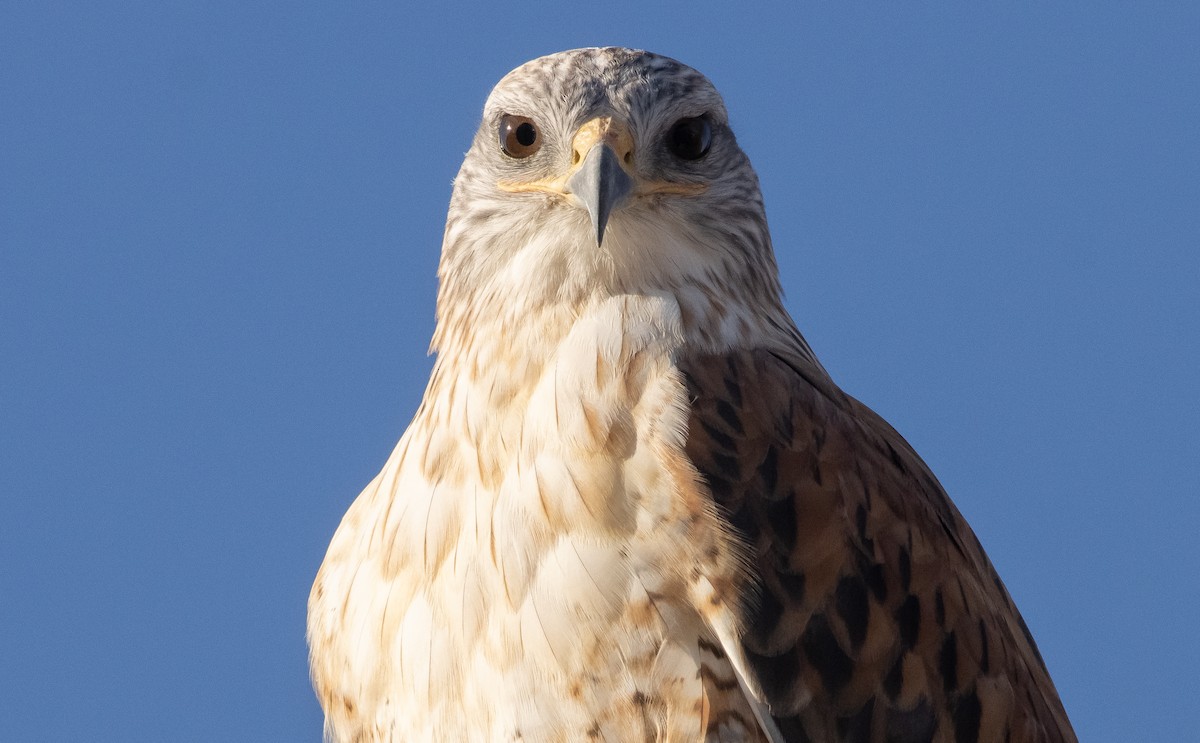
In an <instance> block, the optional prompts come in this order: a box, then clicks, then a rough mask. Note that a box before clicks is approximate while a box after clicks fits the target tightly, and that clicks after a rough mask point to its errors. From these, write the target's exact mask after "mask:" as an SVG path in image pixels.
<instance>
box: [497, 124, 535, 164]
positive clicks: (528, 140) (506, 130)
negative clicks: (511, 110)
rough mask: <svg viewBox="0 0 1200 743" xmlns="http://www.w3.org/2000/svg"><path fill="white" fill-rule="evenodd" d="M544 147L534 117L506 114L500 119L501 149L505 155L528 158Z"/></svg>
mask: <svg viewBox="0 0 1200 743" xmlns="http://www.w3.org/2000/svg"><path fill="white" fill-rule="evenodd" d="M541 148H542V137H541V134H540V133H539V132H538V128H537V124H535V123H533V119H530V118H528V117H525V116H514V115H513V114H506V115H505V116H504V118H502V119H500V149H501V150H503V151H504V154H505V155H508V156H509V157H515V158H518V159H522V158H526V157H529V156H530V155H532V154H533V153H535V152H537V151H538V150H540V149H541Z"/></svg>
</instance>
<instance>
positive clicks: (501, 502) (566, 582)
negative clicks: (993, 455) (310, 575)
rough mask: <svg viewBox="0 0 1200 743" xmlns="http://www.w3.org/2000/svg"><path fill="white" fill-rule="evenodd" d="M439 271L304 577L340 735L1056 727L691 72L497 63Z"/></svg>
mask: <svg viewBox="0 0 1200 743" xmlns="http://www.w3.org/2000/svg"><path fill="white" fill-rule="evenodd" d="M438 275H439V279H440V287H439V294H438V300H437V329H436V331H435V333H434V336H433V341H432V349H433V350H434V351H435V352H436V354H437V360H436V364H435V366H434V368H433V372H432V377H431V379H430V380H429V385H428V387H427V389H426V391H425V396H424V400H423V401H422V403H421V405H420V407H419V409H418V410H417V412H416V415H415V417H414V419H413V421H412V423H411V425H410V426H409V428H408V430H407V431H406V432H405V434H404V436H403V437H402V438H401V440H400V442H399V444H398V445H397V447H396V449H395V451H394V453H393V454H392V455H391V457H390V458H389V459H388V461H387V463H386V465H385V466H384V468H383V470H382V472H380V473H379V475H378V476H377V477H376V478H375V479H374V480H373V481H372V482H371V483H370V484H369V485H368V486H367V488H366V489H365V490H364V491H363V492H362V494H361V495H360V496H359V497H358V499H357V500H356V501H355V502H354V504H353V505H352V506H351V507H350V510H349V511H348V512H347V513H346V515H345V518H344V519H343V521H342V523H341V525H340V527H339V528H338V529H337V532H336V534H335V535H334V537H333V540H332V543H331V544H330V546H329V551H328V554H327V555H326V557H325V561H324V564H323V565H322V566H321V569H320V572H319V573H318V575H317V578H316V582H315V585H314V586H313V590H312V595H311V597H310V600H309V609H308V640H309V644H310V648H311V671H312V676H313V680H314V686H315V688H316V691H317V695H318V697H319V699H320V702H321V705H322V707H323V708H324V711H325V720H326V725H325V727H326V730H325V732H326V737H327V738H328V739H329V740H331V741H335V742H336V743H352V742H353V743H375V742H379V741H396V742H399V741H405V742H406V743H416V742H420V741H454V742H459V741H471V742H474V741H479V742H483V741H486V742H489V743H491V742H500V743H503V742H508V741H522V742H523V743H551V742H559V741H563V742H566V741H571V742H574V741H608V743H629V742H633V741H639V742H640V741H678V742H688V741H706V742H707V743H717V742H721V743H734V742H735V741H736V742H744V741H757V742H761V743H767V742H770V743H782V742H784V741H786V742H787V743H799V742H800V741H813V742H818V743H819V742H822V741H912V742H916V741H960V742H961V741H971V742H974V741H980V742H984V741H988V742H992V741H1007V742H1009V743H1015V742H1017V741H1073V740H1075V736H1074V733H1073V732H1072V730H1071V725H1070V722H1069V721H1068V719H1067V716H1066V714H1065V712H1064V710H1063V706H1062V703H1061V702H1060V701H1059V698H1058V694H1057V692H1056V691H1055V688H1054V684H1053V682H1052V681H1051V679H1050V676H1049V674H1048V672H1047V670H1046V666H1045V664H1044V663H1043V661H1042V658H1041V656H1040V655H1039V652H1038V650H1037V647H1036V646H1035V644H1034V641H1033V638H1032V636H1031V635H1030V633H1029V629H1028V628H1027V627H1026V625H1025V622H1024V621H1023V620H1022V618H1021V615H1020V613H1019V612H1018V611H1017V608H1016V606H1014V605H1013V601H1012V599H1011V598H1010V596H1009V594H1008V592H1007V590H1006V589H1005V587H1004V584H1003V583H1001V581H1000V578H999V577H998V576H997V575H996V571H995V570H994V569H993V567H992V565H991V563H990V561H989V560H988V558H987V556H986V555H985V554H984V551H983V548H982V547H981V546H980V544H979V541H978V540H977V539H976V538H975V535H974V534H973V533H972V531H971V529H970V527H969V526H968V525H967V523H966V522H965V521H964V520H963V517H962V515H961V514H959V512H958V510H957V509H956V508H955V506H954V505H953V504H952V503H951V502H950V500H949V498H948V497H947V495H946V493H945V492H944V491H943V489H942V488H941V486H940V485H939V484H938V481H937V480H936V479H935V477H934V476H933V474H932V473H931V472H930V470H929V468H928V467H927V466H926V465H925V463H924V462H922V461H921V459H920V458H919V457H918V456H917V454H916V453H915V452H914V451H913V449H912V448H911V447H910V446H909V445H908V444H907V443H906V442H905V441H904V439H903V438H901V437H900V435H899V434H897V433H896V432H895V431H894V430H893V429H892V428H891V427H890V426H889V425H888V424H887V423H885V422H884V421H883V420H882V419H881V418H880V417H879V416H877V415H875V414H874V413H873V412H871V410H869V409H868V408H867V407H865V406H864V405H863V404H862V403H860V402H858V401H857V400H855V399H854V398H852V397H849V396H848V395H846V394H845V393H844V392H842V391H841V390H840V389H839V388H838V387H837V386H836V385H835V384H834V383H833V382H832V381H831V380H830V378H829V376H828V374H827V373H826V371H825V369H824V368H823V367H822V366H821V364H820V363H819V362H818V361H817V359H816V357H815V356H814V355H813V352H812V350H811V349H810V348H809V346H808V344H807V343H806V341H805V340H804V338H803V337H802V336H801V334H800V333H799V331H798V330H797V329H796V326H795V324H794V323H793V321H792V319H791V318H790V317H789V315H788V313H787V312H786V311H785V309H784V306H783V302H782V299H781V290H780V285H779V279H778V271H777V268H776V264H775V259H774V255H773V253H772V247H771V239H770V236H769V234H768V231H767V221H766V217H765V215H764V211H763V203H762V198H761V196H760V193H759V187H758V182H757V178H756V176H755V174H754V171H753V170H752V168H751V166H750V162H749V161H748V159H747V157H746V155H745V154H744V153H743V152H742V150H741V149H740V148H739V147H738V144H737V141H736V140H735V139H734V135H733V132H732V131H731V130H730V128H729V123H728V116H727V113H726V110H725V106H724V104H723V102H722V99H721V97H720V95H719V94H718V93H717V91H716V89H715V88H714V87H713V85H712V84H711V83H710V82H709V81H708V80H707V79H706V78H705V77H704V76H703V75H701V74H700V73H698V72H696V71H695V70H693V69H691V68H689V67H687V66H685V65H683V64H680V63H679V62H676V61H674V60H671V59H668V58H666V57H662V56H658V55H655V54H651V53H647V52H642V51H634V50H628V49H620V48H599V49H581V50H575V51H569V52H563V53H559V54H553V55H550V56H546V57H542V58H540V59H536V60H534V61H532V62H528V63H526V64H524V65H522V66H521V67H518V68H517V69H516V70H514V71H513V72H511V73H509V74H508V75H507V76H506V77H504V78H503V79H502V80H501V81H500V82H499V83H498V84H497V85H496V87H495V89H494V90H493V91H492V93H491V95H490V97H489V98H488V99H487V103H486V105H485V107H484V111H483V122H482V124H481V125H480V127H479V130H478V133H477V134H476V135H475V138H474V141H473V143H472V145H471V148H470V151H469V152H468V153H467V155H466V159H465V161H464V162H463V165H462V169H461V170H460V172H459V174H458V177H457V178H456V179H455V181H454V188H453V196H452V198H451V201H450V210H449V216H448V218H447V222H446V231H445V238H444V243H443V248H442V257H441V264H440V267H439V271H438Z"/></svg>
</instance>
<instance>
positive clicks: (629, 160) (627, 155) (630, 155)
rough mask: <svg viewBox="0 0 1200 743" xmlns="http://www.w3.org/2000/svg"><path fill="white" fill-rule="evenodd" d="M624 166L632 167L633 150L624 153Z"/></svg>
mask: <svg viewBox="0 0 1200 743" xmlns="http://www.w3.org/2000/svg"><path fill="white" fill-rule="evenodd" d="M625 164H626V165H633V150H629V151H628V152H626V153H625Z"/></svg>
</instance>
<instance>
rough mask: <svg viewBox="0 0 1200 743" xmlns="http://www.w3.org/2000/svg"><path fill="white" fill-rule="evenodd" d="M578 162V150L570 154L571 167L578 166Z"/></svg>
mask: <svg viewBox="0 0 1200 743" xmlns="http://www.w3.org/2000/svg"><path fill="white" fill-rule="evenodd" d="M579 160H580V157H579V150H575V151H573V152H572V153H571V164H572V165H578V164H579Z"/></svg>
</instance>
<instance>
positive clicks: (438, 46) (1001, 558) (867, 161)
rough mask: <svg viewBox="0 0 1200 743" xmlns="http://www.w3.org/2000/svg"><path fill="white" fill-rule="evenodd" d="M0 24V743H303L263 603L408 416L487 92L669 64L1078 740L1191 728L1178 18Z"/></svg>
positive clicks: (1184, 124)
mask: <svg viewBox="0 0 1200 743" xmlns="http://www.w3.org/2000/svg"><path fill="white" fill-rule="evenodd" d="M110 5H111V7H107V8H105V7H101V4H99V3H54V2H47V3H33V2H25V3H7V4H5V5H4V6H3V7H2V8H0V504H2V506H3V508H2V509H0V565H2V566H3V568H2V569H0V699H2V700H3V702H2V703H0V738H3V739H5V740H14V741H67V740H91V741H164V740H167V741H318V740H320V726H321V718H320V712H319V709H318V707H317V705H316V702H315V700H314V698H313V696H312V693H311V690H310V687H309V683H308V678H307V668H306V660H305V658H306V649H305V646H304V611H305V601H306V598H307V592H308V588H309V585H310V583H311V580H312V577H313V574H314V573H315V571H316V569H317V566H318V565H319V563H320V561H321V559H322V557H323V554H324V549H325V545H326V544H327V542H328V539H329V537H330V536H331V534H332V532H333V530H334V528H335V527H336V525H337V523H338V520H339V519H340V517H341V514H342V513H343V511H344V510H345V509H346V507H347V506H348V505H349V503H350V501H351V500H352V499H353V498H354V496H355V495H356V494H357V493H358V491H359V489H360V488H361V487H362V486H363V485H364V484H365V483H366V482H367V481H368V480H369V479H370V478H371V477H372V476H373V475H374V474H375V472H376V471H377V470H378V468H379V467H380V466H381V465H382V463H383V461H384V459H385V457H386V456H387V453H388V452H389V451H390V449H391V447H392V446H393V444H394V443H395V440H396V439H397V438H398V437H399V436H400V434H401V432H402V431H403V429H404V427H405V425H406V424H407V422H408V419H409V418H410V416H411V414H412V412H413V411H414V409H415V407H416V405H417V402H418V400H419V397H420V394H421V391H422V388H423V386H424V381H425V377H426V375H427V373H428V369H429V367H430V363H431V361H430V359H429V358H428V357H427V356H426V355H425V349H426V346H427V344H428V340H429V336H430V334H431V332H432V328H433V324H432V323H433V301H434V293H435V290H436V283H435V270H436V264H437V259H438V250H439V247H440V242H441V232H442V227H443V221H444V217H445V208H446V203H447V200H448V197H449V193H450V182H451V179H452V178H453V176H454V173H455V171H456V170H457V168H458V165H459V162H460V160H461V157H462V153H463V152H464V151H465V150H466V148H467V146H468V144H469V141H470V138H471V135H472V133H473V131H474V128H475V126H476V123H477V121H478V117H479V111H480V107H481V106H482V103H483V101H484V98H485V97H486V95H487V92H488V90H489V89H490V87H491V85H492V84H493V83H494V82H495V81H496V80H497V79H499V78H500V76H501V75H503V74H504V73H505V72H506V71H508V70H509V69H510V68H512V67H514V66H516V65H517V64H519V63H521V62H523V61H524V60H526V59H529V58H532V57H535V56H539V55H541V54H544V53H548V52H552V51H557V50H561V49H566V48H571V47H576V46H589V45H596V44H621V45H627V46H637V47H642V48H648V49H652V50H655V51H658V52H661V53H664V54H668V55H670V56H674V57H676V58H678V59H681V60H683V61H685V62H687V63H689V64H691V65H693V66H695V67H697V68H698V69H700V70H702V71H704V72H705V73H707V74H708V75H709V76H710V77H711V78H712V79H713V80H714V82H715V83H716V84H717V86H718V87H719V88H720V89H721V90H722V91H723V93H724V95H725V97H726V102H727V104H728V107H729V109H730V112H731V115H732V120H733V125H734V128H735V131H736V132H737V134H738V136H739V139H740V141H741V143H742V145H743V147H744V148H745V149H746V151H747V152H748V153H749V154H750V157H751V158H752V160H753V161H754V163H755V165H756V167H757V169H758V172H759V174H760V177H761V180H762V184H763V189H764V192H765V195H766V202H767V208H768V214H769V217H770V221H771V226H772V230H773V234H774V238H775V245H776V250H777V252H778V254H779V262H780V266H781V270H782V273H783V284H784V287H785V290H786V292H787V296H788V305H789V308H790V309H791V311H792V313H793V315H794V316H795V317H796V318H797V322H798V323H799V325H800V327H801V329H802V330H803V331H804V332H805V334H806V335H807V337H808V339H809V341H810V342H811V343H812V345H813V347H814V348H815V349H816V351H817V353H818V354H819V355H820V356H821V358H822V359H823V361H824V363H825V365H826V366H827V367H828V368H829V370H830V371H831V373H832V374H833V375H834V377H835V378H836V379H837V380H838V382H839V383H840V384H841V385H842V386H843V387H844V388H845V389H846V390H847V391H849V392H850V393H851V394H854V395H855V396H857V397H859V398H860V399H862V400H864V401H865V402H866V403H868V404H869V405H871V406H872V407H874V408H875V409H876V410H878V411H879V412H880V413H881V414H883V415H884V416H885V417H886V418H888V419H889V420H890V421H891V422H892V423H893V424H894V425H895V426H896V427H897V428H898V429H899V430H900V431H901V433H903V434H904V435H905V436H906V437H907V438H908V439H909V440H910V441H911V442H912V443H913V445H914V446H915V447H916V449H917V450H918V451H919V452H920V453H921V454H922V455H923V456H924V457H925V458H926V460H927V461H928V462H929V463H930V464H931V466H932V467H933V469H934V471H935V472H936V473H937V474H938V475H939V477H940V478H941V479H942V481H943V483H944V484H945V485H946V487H947V489H948V490H949V491H950V493H951V495H952V496H953V497H954V499H955V500H956V502H957V503H958V505H959V507H960V508H961V509H962V511H963V512H964V513H965V514H966V516H967V518H968V519H969V520H970V522H971V523H972V524H973V526H974V527H975V529H976V531H977V532H978V534H979V537H980V539H981V540H982V542H983V544H984V545H985V547H986V548H987V549H988V551H989V553H990V554H991V556H992V559H993V561H994V562H995V563H996V565H997V567H998V569H999V571H1000V573H1001V575H1002V576H1003V577H1004V579H1005V581H1006V582H1007V584H1008V586H1009V588H1010V590H1011V592H1012V593H1013V595H1014V596H1015V598H1016V599H1017V602H1018V604H1019V605H1020V607H1021V608H1022V610H1023V612H1024V614H1025V617H1026V619H1027V620H1028V622H1029V624H1030V626H1031V627H1032V629H1033V631H1034V634H1035V635H1036V637H1037V638H1038V641H1039V643H1040V645H1041V648H1042V651H1043V653H1044V655H1045V656H1046V660H1047V662H1048V664H1049V666H1050V669H1051V671H1052V673H1053V675H1054V677H1055V679H1056V681H1057V684H1058V687H1059V689H1060V691H1061V693H1062V696H1063V699H1064V701H1065V703H1066V706H1067V709H1068V711H1069V712H1070V713H1071V716H1072V718H1073V720H1074V723H1075V726H1076V728H1077V730H1078V732H1079V733H1080V736H1081V738H1083V739H1085V740H1089V741H1125V740H1163V741H1168V740H1186V739H1193V738H1194V735H1195V729H1196V725H1197V717H1198V715H1197V712H1196V710H1197V706H1196V702H1195V691H1196V680H1195V679H1196V676H1195V669H1196V668H1197V667H1198V666H1200V639H1198V636H1197V632H1196V627H1197V626H1200V578H1198V575H1200V549H1198V548H1197V546H1196V534H1197V531H1198V528H1200V503H1198V498H1197V496H1198V495H1200V487H1198V482H1197V480H1198V478H1197V466H1196V465H1197V461H1198V459H1200V455H1198V452H1200V424H1198V423H1197V417H1198V415H1200V393H1198V392H1197V387H1198V384H1197V382H1198V377H1200V298H1198V294H1200V292H1198V289H1197V286H1198V284H1200V52H1198V51H1197V44H1196V39H1197V38H1198V37H1200V6H1197V5H1196V4H1194V3H1187V2H1179V3H1152V2H1150V3H1107V4H1103V5H1101V4H1098V3H1074V2H1063V3H1053V4H1050V3H1005V4H1000V3H991V4H982V3H971V4H964V3H949V2H945V3H934V2H929V3H820V4H811V5H808V6H806V7H800V8H796V7H791V5H792V4H788V7H786V8H785V7H784V6H783V4H780V6H779V7H771V6H767V5H763V6H761V7H754V8H752V7H751V6H750V5H749V4H747V5H746V6H745V7H746V9H742V10H735V9H734V8H733V6H732V5H731V4H729V3H716V2H692V3H676V4H663V5H661V6H657V7H656V8H654V9H650V8H642V7H640V6H641V3H624V2H614V3H603V4H578V3H556V4H552V5H546V6H542V5H538V4H535V3H532V2H530V3H488V4H483V5H478V6H473V7H463V8H461V9H435V8H434V7H433V6H434V5H435V4H434V3H427V4H420V6H419V7H417V8H405V7H401V6H400V5H399V4H392V3H381V2H365V3H353V4H351V3H344V4H343V3H338V4H335V3H328V4H325V5H315V4H303V3H298V4H290V5H289V7H287V8H286V9H285V8H284V5H283V4H279V5H277V6H276V5H267V4H263V3H261V2H208V3H185V2H179V3H160V2H154V3H151V2H144V3H113V4H110Z"/></svg>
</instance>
